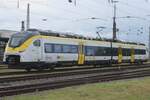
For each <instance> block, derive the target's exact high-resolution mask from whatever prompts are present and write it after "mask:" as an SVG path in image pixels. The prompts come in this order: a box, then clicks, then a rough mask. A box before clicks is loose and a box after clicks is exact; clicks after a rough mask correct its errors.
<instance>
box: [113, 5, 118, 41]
mask: <svg viewBox="0 0 150 100" xmlns="http://www.w3.org/2000/svg"><path fill="white" fill-rule="evenodd" d="M116 30H117V29H116V3H115V4H114V17H113V40H116V39H117V36H116Z"/></svg>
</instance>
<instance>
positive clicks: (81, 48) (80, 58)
mask: <svg viewBox="0 0 150 100" xmlns="http://www.w3.org/2000/svg"><path fill="white" fill-rule="evenodd" d="M84 60H85V55H84V45H83V43H82V42H81V43H79V49H78V64H79V65H82V64H84Z"/></svg>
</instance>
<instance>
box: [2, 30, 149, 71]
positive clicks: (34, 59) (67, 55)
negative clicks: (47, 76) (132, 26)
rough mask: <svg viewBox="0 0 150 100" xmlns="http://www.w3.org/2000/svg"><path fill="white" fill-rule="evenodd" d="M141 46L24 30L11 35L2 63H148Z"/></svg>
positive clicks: (27, 66) (16, 65)
mask: <svg viewBox="0 0 150 100" xmlns="http://www.w3.org/2000/svg"><path fill="white" fill-rule="evenodd" d="M147 55H148V54H147V51H146V46H145V45H143V44H134V43H124V42H111V41H100V40H89V39H81V38H80V39H79V38H78V37H76V38H71V37H67V36H66V37H63V36H58V34H54V33H51V34H50V33H49V35H48V33H42V32H39V31H36V32H34V31H27V32H23V33H18V34H14V35H13V36H12V37H11V38H10V40H9V42H8V44H7V46H6V50H5V54H4V58H3V61H4V62H5V63H7V64H8V65H9V68H17V69H27V70H30V69H45V68H53V67H55V66H72V65H101V64H112V63H124V62H126V63H142V62H145V61H147V59H148V56H147Z"/></svg>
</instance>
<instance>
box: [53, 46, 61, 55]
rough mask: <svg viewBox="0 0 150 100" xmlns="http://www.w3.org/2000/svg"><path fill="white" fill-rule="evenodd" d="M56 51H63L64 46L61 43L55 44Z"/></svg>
mask: <svg viewBox="0 0 150 100" xmlns="http://www.w3.org/2000/svg"><path fill="white" fill-rule="evenodd" d="M54 52H55V53H61V52H62V46H61V45H60V44H55V45H54Z"/></svg>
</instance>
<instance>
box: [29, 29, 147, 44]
mask: <svg viewBox="0 0 150 100" xmlns="http://www.w3.org/2000/svg"><path fill="white" fill-rule="evenodd" d="M27 32H29V33H32V34H40V35H44V36H55V37H63V38H74V39H84V40H96V41H105V42H116V43H124V44H134V45H143V46H145V44H143V43H135V42H125V41H121V40H112V39H106V38H104V39H100V38H91V37H85V36H82V35H79V34H74V33H71V32H66V33H63V32H57V31H51V30H39V29H28V30H27Z"/></svg>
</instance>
